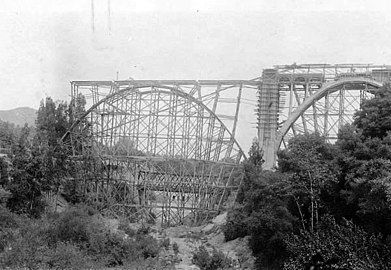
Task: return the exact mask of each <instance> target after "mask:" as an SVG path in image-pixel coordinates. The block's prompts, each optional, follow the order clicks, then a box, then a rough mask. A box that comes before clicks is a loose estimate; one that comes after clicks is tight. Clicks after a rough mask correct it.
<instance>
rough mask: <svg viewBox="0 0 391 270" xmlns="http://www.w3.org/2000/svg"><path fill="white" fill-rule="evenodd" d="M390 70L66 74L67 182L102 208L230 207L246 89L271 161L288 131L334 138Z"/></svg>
mask: <svg viewBox="0 0 391 270" xmlns="http://www.w3.org/2000/svg"><path fill="white" fill-rule="evenodd" d="M390 78H391V67H390V66H375V65H362V64H340V65H327V64H307V65H296V64H294V65H279V66H274V67H273V68H270V69H264V70H263V72H262V75H261V76H260V77H258V78H255V79H252V80H131V79H130V80H116V81H73V82H71V97H72V104H73V106H74V107H75V110H74V111H75V112H77V115H75V118H76V119H77V120H76V121H75V122H74V124H73V125H72V127H71V128H70V129H69V130H68V132H67V133H66V134H65V135H64V137H63V142H64V145H66V146H67V147H70V149H71V153H72V156H71V160H72V162H73V166H74V167H73V170H72V172H71V173H70V177H69V179H70V180H69V181H75V182H76V183H77V186H78V189H79V192H83V193H84V194H85V195H86V197H87V199H88V200H91V201H93V202H94V203H95V204H96V205H98V206H99V207H100V209H101V210H102V211H104V212H106V213H107V214H110V215H114V216H126V217H129V218H131V219H135V220H140V219H144V220H146V221H148V220H151V221H152V220H153V221H155V222H161V223H162V224H166V225H175V224H181V223H186V222H189V223H197V222H200V221H202V220H204V219H206V218H208V216H210V215H213V214H214V213H217V212H219V211H221V209H223V208H226V207H229V205H228V202H229V201H232V200H229V198H230V197H232V198H234V197H235V196H236V192H237V190H238V187H239V185H240V183H241V181H242V178H243V171H242V165H241V162H242V161H243V160H245V159H246V155H245V153H244V150H243V148H242V147H241V145H240V143H239V142H238V140H237V134H238V133H240V132H241V133H243V132H247V130H239V129H240V128H238V127H239V126H240V123H241V121H243V120H242V119H241V114H243V111H246V110H247V112H249V110H248V109H249V106H248V102H247V103H246V93H253V94H254V97H255V99H256V100H254V101H256V106H254V107H251V108H250V112H251V115H252V116H253V117H254V116H255V117H254V123H256V129H257V138H258V143H259V146H260V148H261V149H262V150H263V152H264V159H265V163H264V167H265V169H272V168H273V166H275V164H276V154H277V151H278V150H279V149H282V148H284V147H286V145H287V142H288V141H289V139H290V138H292V137H293V136H295V135H298V134H303V133H311V132H317V133H319V134H320V135H323V136H324V137H325V138H326V140H328V141H329V142H333V141H334V140H336V138H337V133H338V130H339V128H340V127H341V126H343V125H344V124H346V123H350V122H352V120H353V115H354V113H355V112H356V111H357V110H358V109H359V108H360V104H361V102H362V100H363V99H367V98H370V97H371V96H372V95H373V91H375V90H376V89H378V88H379V87H381V86H382V85H383V84H384V83H387V82H390ZM81 94H82V95H83V96H84V97H85V98H86V99H87V101H86V102H87V105H88V106H87V107H88V109H87V110H83V109H81V108H82V107H83V106H82V105H84V104H82V103H84V102H85V101H84V98H82V96H81ZM254 112H255V113H254ZM246 117H247V119H248V118H249V114H248V113H247V115H246Z"/></svg>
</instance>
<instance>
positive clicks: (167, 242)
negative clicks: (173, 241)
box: [160, 238, 170, 250]
mask: <svg viewBox="0 0 391 270" xmlns="http://www.w3.org/2000/svg"><path fill="white" fill-rule="evenodd" d="M160 244H161V246H162V247H164V248H165V249H166V250H168V249H169V248H170V238H164V239H163V241H162V242H161V243H160Z"/></svg>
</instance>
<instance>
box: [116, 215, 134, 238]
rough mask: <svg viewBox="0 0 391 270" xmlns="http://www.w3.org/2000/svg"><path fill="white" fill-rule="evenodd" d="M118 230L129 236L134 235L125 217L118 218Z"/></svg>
mask: <svg viewBox="0 0 391 270" xmlns="http://www.w3.org/2000/svg"><path fill="white" fill-rule="evenodd" d="M118 230H121V231H123V232H125V233H126V234H127V235H128V236H129V237H133V236H134V235H136V231H135V230H134V229H132V228H131V227H130V225H129V221H128V220H127V219H120V221H119V224H118Z"/></svg>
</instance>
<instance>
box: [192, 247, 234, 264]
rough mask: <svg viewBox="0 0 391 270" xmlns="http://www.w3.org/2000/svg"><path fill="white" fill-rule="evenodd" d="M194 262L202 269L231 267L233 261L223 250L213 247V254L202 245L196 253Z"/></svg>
mask: <svg viewBox="0 0 391 270" xmlns="http://www.w3.org/2000/svg"><path fill="white" fill-rule="evenodd" d="M192 262H193V263H194V264H195V265H197V266H198V267H199V268H201V270H217V269H229V268H231V267H232V264H233V261H232V260H231V259H230V258H228V257H227V256H226V255H225V254H224V253H223V252H221V251H218V250H216V249H213V251H212V254H209V252H208V251H207V250H206V248H205V247H204V246H200V247H199V248H198V249H197V250H196V251H195V252H194V253H193V259H192Z"/></svg>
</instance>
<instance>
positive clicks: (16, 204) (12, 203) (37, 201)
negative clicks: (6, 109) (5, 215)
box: [7, 125, 44, 217]
mask: <svg viewBox="0 0 391 270" xmlns="http://www.w3.org/2000/svg"><path fill="white" fill-rule="evenodd" d="M29 133H30V128H29V127H28V126H27V125H25V126H24V128H23V129H22V131H21V134H20V137H19V139H18V140H17V143H16V144H15V145H14V146H13V149H12V171H11V178H12V181H11V182H10V183H9V184H8V185H7V188H8V189H9V190H10V191H11V193H12V196H11V198H10V199H9V200H8V202H7V206H8V207H9V208H10V209H11V210H12V211H14V212H17V213H24V214H28V215H30V216H35V217H36V216H39V215H40V213H41V212H42V211H43V209H44V203H43V200H42V183H41V181H40V179H41V178H42V173H41V170H40V165H39V161H38V160H37V159H35V158H34V157H33V155H32V153H31V142H30V140H29Z"/></svg>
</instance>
